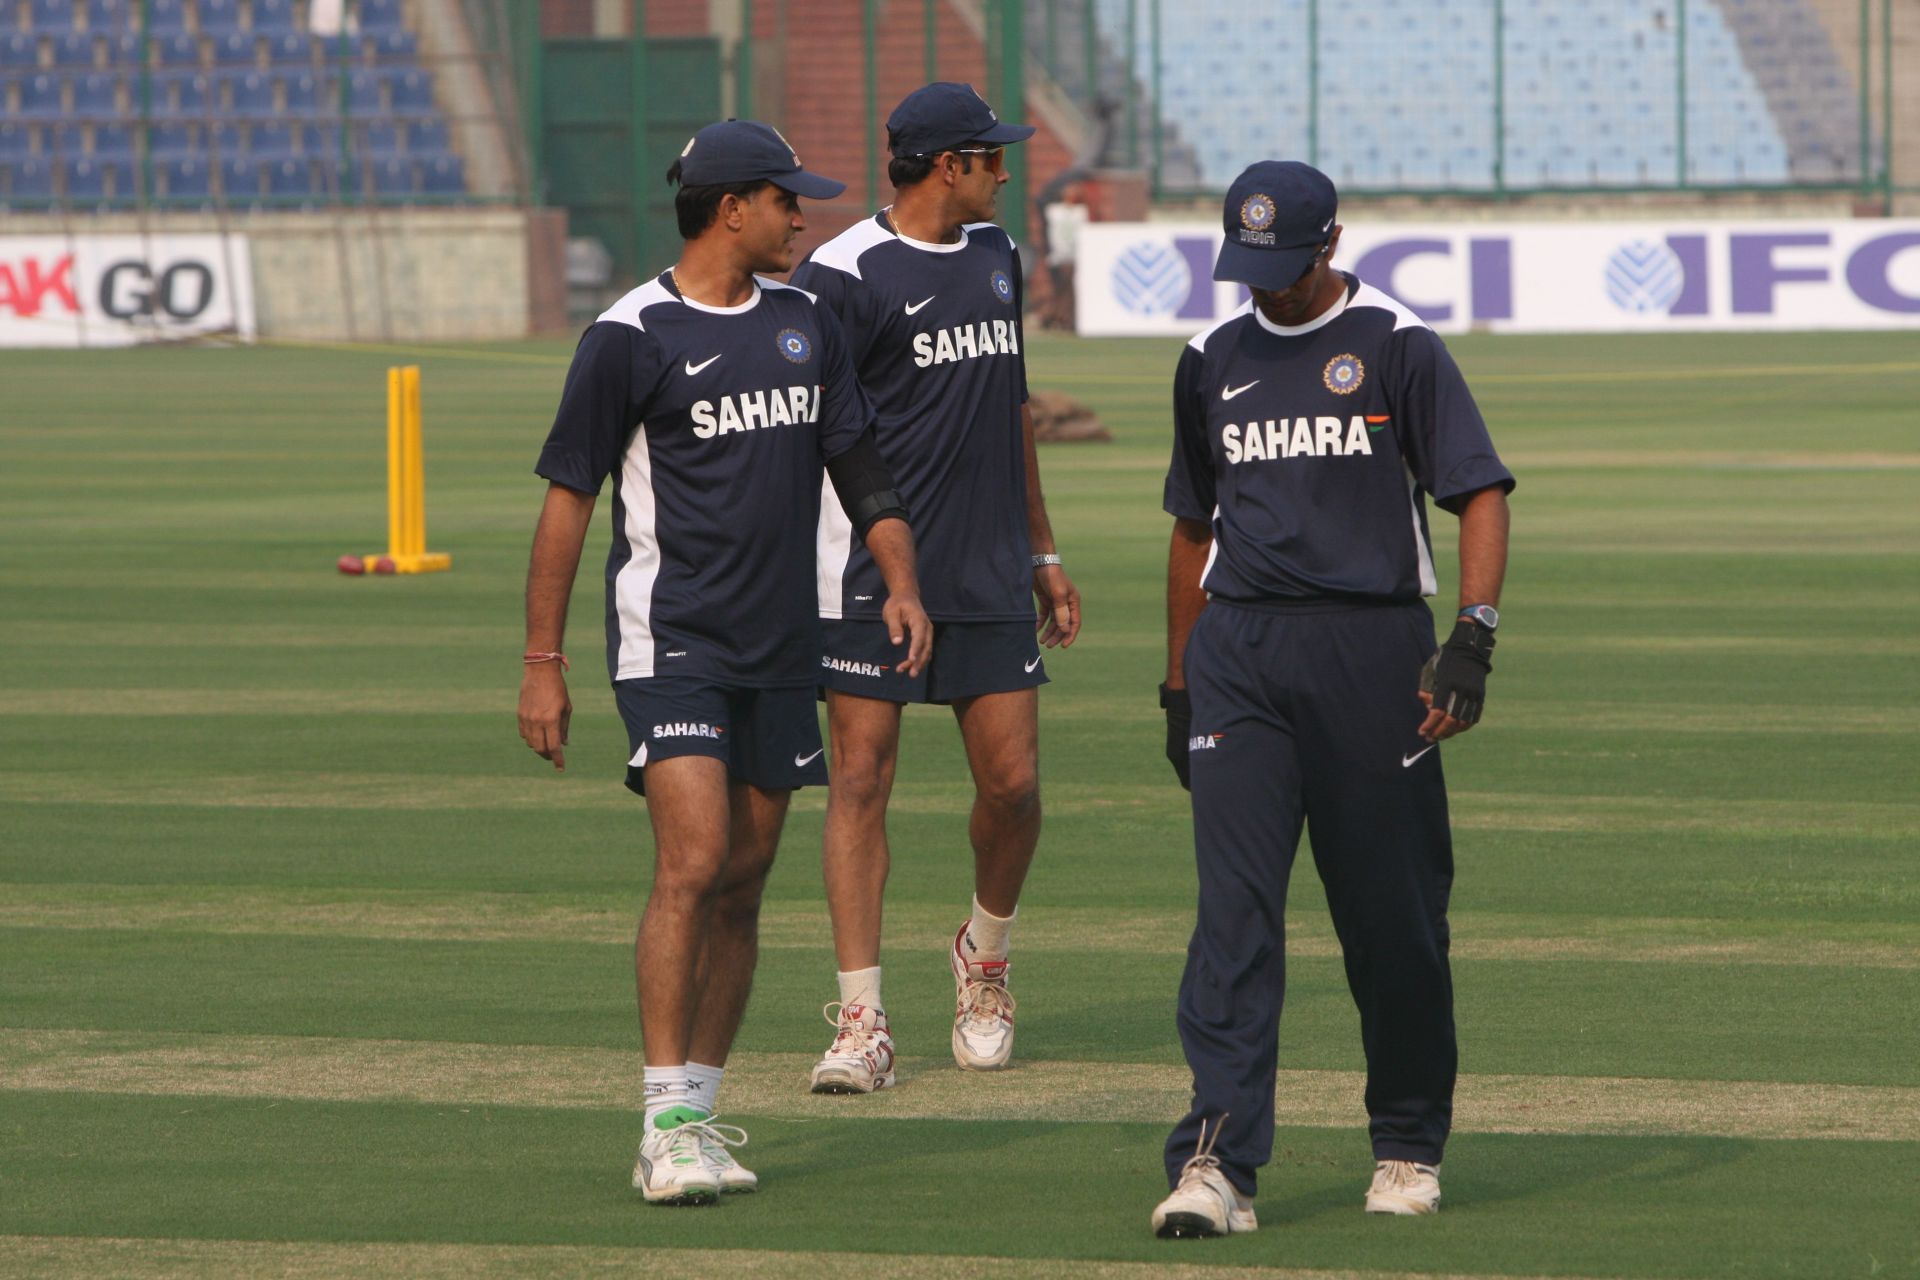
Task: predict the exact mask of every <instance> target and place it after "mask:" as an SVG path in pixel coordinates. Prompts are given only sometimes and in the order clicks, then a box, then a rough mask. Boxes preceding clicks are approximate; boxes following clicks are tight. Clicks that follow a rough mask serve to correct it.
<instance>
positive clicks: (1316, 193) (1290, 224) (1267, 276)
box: [1213, 160, 1340, 292]
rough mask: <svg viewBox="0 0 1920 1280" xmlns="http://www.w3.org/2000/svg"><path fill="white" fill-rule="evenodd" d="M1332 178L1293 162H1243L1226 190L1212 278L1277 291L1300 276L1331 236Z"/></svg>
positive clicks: (1335, 207) (1333, 212)
mask: <svg viewBox="0 0 1920 1280" xmlns="http://www.w3.org/2000/svg"><path fill="white" fill-rule="evenodd" d="M1339 205H1340V202H1339V199H1338V197H1337V196H1336V195H1335V194H1334V190H1333V180H1332V179H1331V178H1329V177H1327V175H1326V174H1324V173H1322V172H1320V171H1319V170H1318V169H1316V168H1314V167H1313V166H1312V165H1308V164H1301V163H1300V162H1299V161H1298V160H1262V161H1260V162H1259V163H1258V164H1252V165H1248V166H1247V167H1246V169H1244V170H1243V171H1241V174H1240V176H1239V177H1237V178H1235V179H1234V180H1233V185H1232V186H1230V187H1228V188H1227V202H1226V206H1225V207H1224V208H1223V209H1222V210H1221V223H1222V224H1223V226H1224V227H1225V228H1226V233H1227V238H1226V242H1225V243H1224V244H1222V245H1221V246H1220V256H1219V257H1218V258H1217V259H1215V260H1214V264H1213V278H1214V279H1215V280H1232V281H1236V282H1238V283H1240V284H1244V285H1249V286H1251V287H1253V288H1255V289H1268V290H1273V291H1276V292H1277V291H1279V290H1281V289H1286V288H1288V287H1290V286H1291V285H1293V284H1294V283H1295V282H1296V281H1298V280H1299V279H1300V277H1301V276H1303V275H1305V274H1306V272H1307V268H1308V266H1310V265H1311V264H1312V262H1313V255H1314V254H1315V253H1317V252H1318V251H1319V250H1320V247H1321V246H1322V245H1324V244H1326V242H1327V238H1328V237H1329V236H1331V235H1332V234H1333V220H1334V217H1335V215H1336V214H1337V213H1338V212H1339Z"/></svg>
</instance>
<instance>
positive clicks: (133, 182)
mask: <svg viewBox="0 0 1920 1280" xmlns="http://www.w3.org/2000/svg"><path fill="white" fill-rule="evenodd" d="M100 171H101V172H102V173H103V174H105V175H106V179H107V186H108V188H109V197H110V199H109V203H111V204H115V205H130V204H136V203H138V202H139V199H140V171H139V170H138V169H136V168H135V167H134V164H133V161H131V160H102V161H100Z"/></svg>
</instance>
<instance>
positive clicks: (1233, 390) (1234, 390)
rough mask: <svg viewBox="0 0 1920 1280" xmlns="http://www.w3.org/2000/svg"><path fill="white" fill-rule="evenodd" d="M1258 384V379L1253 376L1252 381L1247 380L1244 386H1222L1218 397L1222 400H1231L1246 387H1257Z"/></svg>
mask: <svg viewBox="0 0 1920 1280" xmlns="http://www.w3.org/2000/svg"><path fill="white" fill-rule="evenodd" d="M1259 385H1260V379H1258V378H1255V379H1254V380H1253V381H1252V382H1249V383H1248V384H1247V386H1245V387H1222V388H1220V398H1221V399H1222V400H1231V399H1233V398H1234V397H1235V396H1237V395H1239V394H1240V393H1241V392H1242V391H1245V390H1246V389H1247V387H1257V386H1259Z"/></svg>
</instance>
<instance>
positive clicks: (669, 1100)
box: [640, 1066, 693, 1129]
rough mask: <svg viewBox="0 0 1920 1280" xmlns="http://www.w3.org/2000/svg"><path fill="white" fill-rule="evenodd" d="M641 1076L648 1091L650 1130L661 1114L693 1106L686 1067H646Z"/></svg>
mask: <svg viewBox="0 0 1920 1280" xmlns="http://www.w3.org/2000/svg"><path fill="white" fill-rule="evenodd" d="M640 1075H641V1079H642V1081H643V1087H644V1088H645V1090H646V1098H647V1127H648V1128H649V1129H651V1128H652V1127H653V1122H654V1121H655V1120H656V1119H658V1118H659V1116H660V1113H661V1112H663V1111H671V1110H672V1109H673V1108H675V1107H686V1106H691V1105H693V1098H692V1091H691V1090H689V1089H688V1087H687V1069H686V1067H685V1066H678V1067H645V1068H643V1069H642V1070H641V1073H640Z"/></svg>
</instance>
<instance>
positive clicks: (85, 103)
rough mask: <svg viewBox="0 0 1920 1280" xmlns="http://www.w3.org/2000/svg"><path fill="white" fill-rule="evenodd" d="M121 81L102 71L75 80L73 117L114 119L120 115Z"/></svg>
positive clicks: (80, 118) (78, 118)
mask: <svg viewBox="0 0 1920 1280" xmlns="http://www.w3.org/2000/svg"><path fill="white" fill-rule="evenodd" d="M120 114H121V111H120V93H119V81H118V78H117V77H115V76H110V75H106V74H104V73H102V72H98V71H96V72H94V73H93V74H92V75H85V76H81V77H80V78H79V79H77V80H75V81H74V82H73V118H74V119H76V120H113V119H116V118H118V117H119V116H120Z"/></svg>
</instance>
